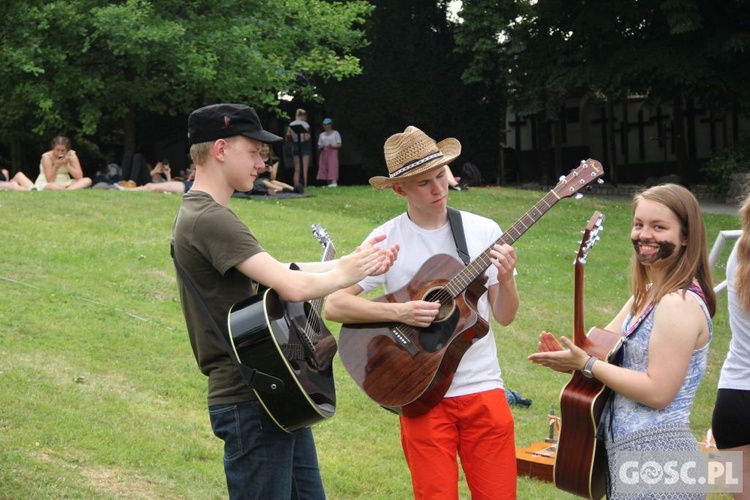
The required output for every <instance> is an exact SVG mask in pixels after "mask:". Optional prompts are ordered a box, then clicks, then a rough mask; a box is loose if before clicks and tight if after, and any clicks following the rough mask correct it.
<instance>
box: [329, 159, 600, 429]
mask: <svg viewBox="0 0 750 500" xmlns="http://www.w3.org/2000/svg"><path fill="white" fill-rule="evenodd" d="M602 175H604V170H603V168H602V165H601V163H599V162H598V161H596V160H592V159H589V160H586V161H582V162H581V164H580V165H579V166H578V168H576V169H575V170H574V171H572V172H571V173H570V174H569V175H568V176H566V177H563V178H562V179H561V180H560V182H559V183H558V184H557V186H556V187H555V188H554V189H553V190H551V191H550V192H549V193H547V195H546V196H544V197H543V198H542V199H541V200H540V201H539V202H537V204H536V205H534V207H533V208H531V209H530V210H529V211H528V212H526V214H525V215H524V216H523V217H521V219H519V220H518V221H517V222H516V223H515V224H513V226H511V227H510V228H509V229H508V230H507V231H505V233H503V235H502V237H501V238H500V239H499V240H498V241H497V242H496V243H499V244H504V243H507V244H513V243H514V242H515V241H516V240H517V239H518V238H519V237H521V236H522V235H523V234H524V233H525V232H526V231H527V230H528V229H529V228H530V227H531V226H532V225H534V223H536V222H537V221H538V220H539V219H540V218H541V217H542V216H543V215H544V214H545V213H547V211H548V210H549V209H550V208H552V207H553V206H554V205H555V204H556V203H557V202H558V201H560V200H561V199H563V198H567V197H569V196H573V195H575V194H576V193H578V192H579V191H580V190H582V189H583V188H584V187H585V186H588V185H589V184H591V183H592V182H594V181H595V180H597V179H599V178H600V177H601V176H602ZM493 246H494V245H493ZM491 248H492V247H490V248H488V249H487V250H485V251H484V252H483V253H482V254H481V255H480V256H479V257H477V258H476V259H475V260H474V261H472V262H470V263H469V264H468V265H467V266H466V267H464V266H463V264H462V263H461V262H459V261H458V260H456V259H455V258H453V257H451V256H450V255H446V254H439V255H435V256H433V257H430V258H429V259H428V260H427V261H426V262H425V263H424V264H423V265H422V267H421V268H420V269H419V271H417V274H416V275H415V276H414V278H412V280H411V281H410V282H409V283H408V284H407V285H406V286H404V287H403V288H401V289H400V290H397V291H395V292H393V293H390V294H387V295H384V296H382V297H379V298H377V299H374V300H375V301H379V302H399V303H404V302H408V301H410V300H426V301H431V302H440V304H441V306H442V307H441V308H440V311H439V313H438V317H437V318H436V319H435V321H434V322H433V323H432V325H430V326H429V327H426V328H417V327H413V326H410V325H405V324H400V323H350V324H345V325H343V326H342V328H341V333H340V334H339V349H340V352H341V361H342V362H343V364H344V367H345V368H346V370H347V371H348V372H349V375H351V377H352V378H353V379H354V381H355V382H356V383H357V385H359V387H360V388H361V389H362V390H363V391H364V392H365V393H366V394H367V395H368V396H370V398H372V399H373V400H375V401H376V402H377V403H379V404H380V405H381V406H383V407H384V408H386V409H389V410H392V411H394V412H396V413H402V414H404V415H407V416H417V415H421V414H424V413H426V412H427V411H429V410H430V408H432V407H434V406H435V405H436V404H437V403H439V402H440V401H441V400H442V398H443V396H444V395H445V393H446V392H447V391H448V387H449V386H450V383H451V381H452V380H453V374H454V373H455V371H456V368H457V367H458V364H459V362H460V361H461V357H462V356H463V355H464V353H465V352H466V350H467V349H468V348H469V347H471V345H472V343H473V342H475V341H476V340H477V339H480V338H482V337H484V336H485V335H486V334H487V332H488V331H489V324H488V323H487V321H485V320H484V318H482V317H481V316H480V315H479V314H478V313H477V301H478V300H479V297H481V296H482V294H484V293H485V291H486V290H487V289H486V288H485V286H484V279H483V278H484V271H485V270H486V269H487V268H488V267H489V266H490V264H491V262H490V256H489V255H490V250H491ZM412 251H418V250H417V249H413V250H412Z"/></svg>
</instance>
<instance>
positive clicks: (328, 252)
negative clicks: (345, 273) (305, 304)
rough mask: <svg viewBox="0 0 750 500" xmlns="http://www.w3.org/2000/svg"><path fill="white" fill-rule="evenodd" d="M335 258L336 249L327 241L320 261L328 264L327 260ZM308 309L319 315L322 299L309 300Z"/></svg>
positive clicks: (321, 308)
mask: <svg viewBox="0 0 750 500" xmlns="http://www.w3.org/2000/svg"><path fill="white" fill-rule="evenodd" d="M335 256H336V247H334V246H333V243H331V242H330V241H329V242H327V243H326V245H325V247H324V248H323V258H322V259H321V260H320V261H321V262H328V261H329V260H333V258H334V257H335ZM310 307H311V309H312V310H313V311H315V313H316V314H320V311H322V310H323V297H318V298H317V299H313V300H311V301H310Z"/></svg>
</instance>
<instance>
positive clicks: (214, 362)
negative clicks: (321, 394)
mask: <svg viewBox="0 0 750 500" xmlns="http://www.w3.org/2000/svg"><path fill="white" fill-rule="evenodd" d="M188 137H189V140H190V143H191V147H190V155H191V157H192V159H193V161H194V163H195V165H196V173H195V183H194V184H193V187H192V189H191V190H190V191H189V192H188V193H186V194H185V196H184V197H183V199H182V205H181V207H180V210H179V212H178V214H177V217H176V218H175V221H174V225H173V244H174V259H175V263H176V264H177V265H179V267H180V268H182V270H183V271H185V274H186V275H187V276H188V277H189V278H190V281H191V282H192V284H193V286H194V288H195V289H196V290H197V292H198V295H199V296H200V297H201V298H202V301H203V302H204V303H205V305H206V306H207V308H208V312H209V314H210V316H211V318H213V321H214V322H215V323H216V324H219V325H222V324H226V321H227V314H228V312H229V310H230V308H231V307H232V305H234V304H235V303H237V302H239V301H241V300H243V299H246V298H248V297H250V296H251V295H253V293H254V291H255V290H256V289H257V285H258V284H262V285H264V286H266V287H269V288H273V289H274V290H275V291H276V293H278V295H279V296H280V297H281V298H282V299H283V300H285V301H287V302H302V301H305V300H310V299H315V298H319V297H323V296H325V295H327V294H329V293H331V292H333V291H335V290H338V289H340V288H344V287H347V286H349V285H352V284H354V283H357V282H358V281H359V280H361V279H362V278H364V277H365V276H368V275H374V274H379V273H382V272H385V271H386V270H387V269H388V268H389V267H390V265H391V264H392V263H393V261H394V260H395V258H396V254H397V251H398V249H397V248H391V249H387V250H386V249H382V248H380V247H379V246H378V243H379V242H380V241H381V240H382V239H383V238H372V239H370V240H368V241H367V242H366V243H365V244H363V245H362V246H361V247H359V248H357V249H356V250H355V251H354V252H353V253H351V254H349V255H347V256H344V257H342V258H340V259H336V260H332V261H327V262H313V263H298V264H297V266H298V267H299V270H296V271H292V270H291V269H290V267H289V265H287V264H282V263H281V262H279V261H277V260H276V259H275V258H273V257H272V256H271V255H270V254H269V253H267V252H266V251H265V250H264V249H263V247H261V245H260V243H259V242H258V241H257V240H256V239H255V237H254V236H253V234H252V232H251V231H250V229H249V228H248V227H247V226H246V225H245V223H243V222H242V221H241V220H240V219H239V218H238V217H237V216H236V215H235V214H234V212H232V211H231V210H230V209H229V208H228V206H227V205H228V203H229V199H230V198H231V196H232V193H233V192H234V191H235V190H237V191H249V190H250V189H252V186H253V181H254V179H255V178H256V177H257V172H258V170H259V169H261V168H263V166H264V163H263V159H262V158H261V156H260V150H261V146H262V144H263V143H264V142H265V143H274V142H278V141H281V140H282V138H281V137H278V136H276V135H274V134H272V133H270V132H267V131H265V130H263V127H262V126H261V124H260V120H259V119H258V115H257V114H256V113H255V110H253V109H252V108H250V107H248V106H245V105H242V104H215V105H211V106H206V107H203V108H200V109H197V110H195V111H193V112H192V113H191V114H190V117H189V118H188ZM177 283H178V287H179V291H180V301H181V304H182V310H183V313H184V316H185V322H186V324H187V330H188V334H189V337H190V345H191V346H192V348H193V353H194V355H195V359H196V361H197V363H198V366H199V368H200V370H201V372H203V374H204V375H206V376H207V377H208V410H209V415H210V419H211V426H212V429H213V431H214V434H216V436H217V437H219V438H220V439H222V440H223V441H224V471H225V474H226V479H227V487H228V490H229V496H230V498H264V499H265V498H279V499H281V498H305V499H316V498H324V497H325V493H324V491H323V484H322V481H321V477H320V471H319V469H318V459H317V454H316V451H315V443H314V440H313V435H312V432H311V430H310V429H309V428H303V429H301V430H298V431H295V432H292V433H287V432H286V431H284V430H282V429H281V428H280V427H279V426H277V425H276V424H275V423H274V421H273V420H272V419H271V417H270V416H269V415H268V414H267V413H266V411H265V410H264V408H263V406H262V405H261V403H260V402H259V401H258V400H257V397H256V396H255V393H254V392H253V390H252V389H251V388H250V387H249V386H248V384H247V383H246V382H245V380H244V379H243V377H242V375H241V374H240V372H239V370H238V367H237V365H236V363H235V362H234V361H233V360H232V358H231V357H230V355H229V353H228V352H227V349H226V348H225V346H224V345H223V343H222V340H221V339H220V338H219V336H218V335H217V334H216V333H214V331H213V329H212V325H211V318H209V317H207V314H205V313H203V310H202V309H201V305H200V304H199V303H198V302H197V301H196V300H195V296H194V295H193V294H192V292H191V291H190V290H189V288H188V287H187V285H186V282H185V281H184V280H183V279H182V277H181V274H180V273H178V275H177Z"/></svg>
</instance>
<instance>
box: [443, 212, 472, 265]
mask: <svg viewBox="0 0 750 500" xmlns="http://www.w3.org/2000/svg"><path fill="white" fill-rule="evenodd" d="M448 223H449V224H450V225H451V232H452V233H453V241H454V242H455V243H456V251H457V252H458V256H459V257H461V260H462V261H464V265H466V266H468V265H469V262H471V257H470V256H469V249H468V247H467V246H466V235H464V224H463V222H462V221H461V212H459V211H458V210H456V209H455V208H451V207H448Z"/></svg>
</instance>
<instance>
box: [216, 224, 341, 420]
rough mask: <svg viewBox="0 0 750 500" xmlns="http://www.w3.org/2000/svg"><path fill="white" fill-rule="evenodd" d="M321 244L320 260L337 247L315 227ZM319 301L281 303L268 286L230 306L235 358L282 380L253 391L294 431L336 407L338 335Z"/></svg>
mask: <svg viewBox="0 0 750 500" xmlns="http://www.w3.org/2000/svg"><path fill="white" fill-rule="evenodd" d="M313 234H314V235H315V236H316V237H317V238H318V241H320V244H321V245H323V259H322V260H323V261H327V260H331V259H333V257H334V255H335V254H336V250H335V248H334V246H333V243H331V240H330V238H329V237H328V234H327V233H326V232H325V230H324V229H322V228H321V227H320V226H317V225H316V226H313ZM322 305H323V299H322V298H320V299H315V300H313V301H310V302H284V301H283V300H282V299H281V298H280V297H279V295H278V294H277V293H276V292H275V291H274V290H273V289H272V288H269V289H267V290H266V291H264V292H262V293H260V294H258V295H254V296H252V297H249V298H247V299H245V300H243V301H240V302H238V303H237V304H235V305H233V306H232V308H231V309H230V310H229V314H228V318H227V322H228V326H229V341H230V343H231V345H232V348H233V349H234V352H235V354H236V356H237V359H238V360H239V361H240V363H241V364H242V365H244V366H246V367H248V368H254V369H257V370H258V371H260V372H263V373H266V374H268V375H270V376H272V377H276V378H278V379H279V380H281V381H282V382H283V383H284V390H283V391H276V392H274V393H270V392H264V391H258V390H254V392H255V394H256V395H257V396H258V399H259V400H260V402H261V404H262V405H263V407H264V408H265V409H266V411H267V412H268V414H269V416H270V417H271V419H273V421H274V422H276V424H277V425H278V426H279V427H281V428H282V429H283V430H285V431H287V432H294V431H296V430H298V429H301V428H303V427H308V426H310V425H312V424H315V423H317V422H319V421H321V420H324V419H327V418H331V417H332V416H333V414H334V412H335V411H336V389H335V387H334V381H333V367H332V361H333V357H334V356H335V354H336V349H337V346H336V339H335V338H334V337H333V335H331V332H330V331H328V328H327V327H326V326H325V323H324V322H323V320H322V319H321V316H320V311H321V308H322Z"/></svg>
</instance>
